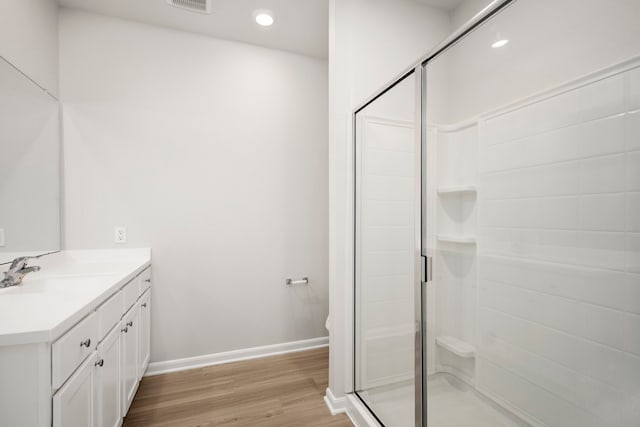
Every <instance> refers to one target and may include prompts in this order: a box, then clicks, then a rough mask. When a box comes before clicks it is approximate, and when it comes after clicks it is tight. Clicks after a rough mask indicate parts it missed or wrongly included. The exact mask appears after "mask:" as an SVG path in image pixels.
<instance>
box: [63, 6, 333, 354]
mask: <svg viewBox="0 0 640 427" xmlns="http://www.w3.org/2000/svg"><path fill="white" fill-rule="evenodd" d="M60 65H61V97H62V101H63V104H64V129H65V186H66V188H65V189H66V201H65V204H66V217H65V220H66V227H67V232H66V239H67V240H66V242H67V248H69V249H77V248H98V247H112V246H114V244H113V227H114V226H115V225H125V226H126V227H127V234H128V242H127V244H126V245H125V246H129V247H139V246H150V247H151V248H152V251H153V274H154V293H153V299H154V301H153V303H154V311H153V314H152V322H153V327H152V360H153V361H163V360H172V359H176V358H182V357H189V356H196V355H204V354H210V353H217V352H222V351H227V350H235V349H242V348H249V347H254V346H260V345H267V344H275V343H282V342H289V341H295V340H303V339H310V338H314V337H320V336H325V335H326V330H325V329H324V321H325V318H326V315H327V312H328V301H327V299H328V295H327V293H328V292H327V287H328V278H327V271H328V260H327V256H328V250H327V246H328V242H327V236H328V231H327V230H328V224H327V198H328V189H327V181H328V179H327V178H328V177H327V145H326V140H327V96H326V93H327V64H326V62H324V61H320V60H316V59H311V58H308V57H303V56H299V55H295V54H290V53H285V52H282V51H277V50H270V49H265V48H259V47H255V46H251V45H245V44H241V43H236V42H228V41H222V40H217V39H212V38H207V37H203V36H197V35H193V34H187V33H181V32H177V31H173V30H168V29H162V28H159V27H152V26H147V25H142V24H137V23H133V22H127V21H122V20H117V19H112V18H107V17H103V16H98V15H92V14H86V13H82V12H77V11H70V10H63V11H62V13H61V16H60ZM302 276H308V277H309V278H310V281H311V285H310V286H309V287H299V288H289V287H286V286H285V284H284V282H285V278H287V277H294V278H297V277H302Z"/></svg>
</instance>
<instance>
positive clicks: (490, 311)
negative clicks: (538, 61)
mask: <svg viewBox="0 0 640 427" xmlns="http://www.w3.org/2000/svg"><path fill="white" fill-rule="evenodd" d="M639 87H640V68H634V69H631V70H629V71H626V72H622V73H619V74H616V75H613V76H610V77H606V78H602V79H600V80H599V81H595V82H593V83H591V84H586V85H583V86H581V87H578V88H576V89H573V90H569V91H565V92H562V93H559V94H557V95H555V96H550V97H548V98H546V99H544V100H542V101H539V102H535V103H532V104H529V105H525V106H522V107H520V108H518V109H515V110H512V111H509V112H507V113H504V114H501V115H497V116H493V117H489V118H487V119H486V121H485V122H484V123H483V126H482V127H481V129H482V131H481V136H480V152H479V158H480V170H481V174H480V182H479V190H478V191H479V193H478V194H479V196H478V197H479V203H480V210H479V217H478V225H479V231H480V241H479V246H478V248H479V261H478V262H479V266H478V270H479V273H478V274H479V281H478V283H479V285H478V286H479V289H478V310H479V313H478V319H479V321H478V327H479V330H478V336H479V341H480V342H479V348H478V360H477V385H478V388H479V389H481V390H483V391H485V392H487V393H488V394H489V395H493V396H497V397H498V398H500V399H504V400H506V401H508V402H510V403H511V404H513V405H515V406H517V407H518V408H519V409H520V410H522V411H524V412H525V413H527V414H529V415H531V416H533V417H537V418H538V419H540V420H541V421H542V422H544V423H546V424H548V425H551V426H598V427H600V426H632V425H637V423H638V420H640V410H639V409H638V408H639V407H640V384H639V383H638V378H639V377H640V275H638V274H637V273H640V258H639V257H638V254H639V253H640V238H639V237H640V234H637V233H635V232H636V231H638V230H639V229H640V219H639V218H640V192H638V191H639V190H640V151H638V149H640V143H638V141H639V140H640V126H639V124H638V121H639V114H638V111H636V109H637V108H638V106H639V105H640V89H639Z"/></svg>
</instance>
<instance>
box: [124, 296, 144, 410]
mask: <svg viewBox="0 0 640 427" xmlns="http://www.w3.org/2000/svg"><path fill="white" fill-rule="evenodd" d="M120 325H121V328H120V331H121V335H120V337H121V339H120V343H121V352H120V354H121V356H120V361H121V364H120V366H121V367H122V377H121V381H120V383H121V384H122V404H121V406H122V413H123V414H126V413H127V411H128V410H129V406H131V402H132V401H133V398H134V396H135V394H136V391H137V390H138V378H139V377H138V347H139V345H140V344H139V340H140V310H139V308H138V306H137V305H134V306H133V307H131V308H130V309H129V311H127V314H125V316H124V317H123V318H122V322H121V323H120Z"/></svg>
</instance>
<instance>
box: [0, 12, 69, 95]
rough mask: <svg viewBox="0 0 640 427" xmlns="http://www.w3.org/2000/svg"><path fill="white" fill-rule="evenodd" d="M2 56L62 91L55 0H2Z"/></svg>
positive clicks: (53, 89) (55, 90)
mask: <svg viewBox="0 0 640 427" xmlns="http://www.w3.org/2000/svg"><path fill="white" fill-rule="evenodd" d="M0 56H3V57H4V58H6V59H7V60H9V61H10V62H11V63H12V64H13V65H15V66H16V67H18V68H19V69H20V70H21V71H22V72H23V73H26V74H27V75H28V76H29V77H31V78H32V79H34V80H35V81H36V82H37V83H38V84H39V85H40V86H42V87H44V88H45V89H47V90H48V91H49V92H51V93H52V94H54V95H57V94H58V5H57V3H56V1H55V0H2V1H0Z"/></svg>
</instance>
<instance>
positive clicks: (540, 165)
mask: <svg viewBox="0 0 640 427" xmlns="http://www.w3.org/2000/svg"><path fill="white" fill-rule="evenodd" d="M637 152H640V149H638V150H631V151H627V153H637ZM622 154H625V151H617V152H613V153H603V154H594V155H591V156H581V157H575V158H571V159H566V160H558V161H552V162H546V163H536V164H533V165H527V166H517V167H509V168H505V169H497V170H493V171H484V172H479V175H480V176H492V175H500V174H506V173H513V172H514V171H519V170H529V169H536V168H545V167H548V166H559V165H564V164H569V163H578V162H581V161H584V160H593V159H597V158H602V157H612V156H616V155H622Z"/></svg>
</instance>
